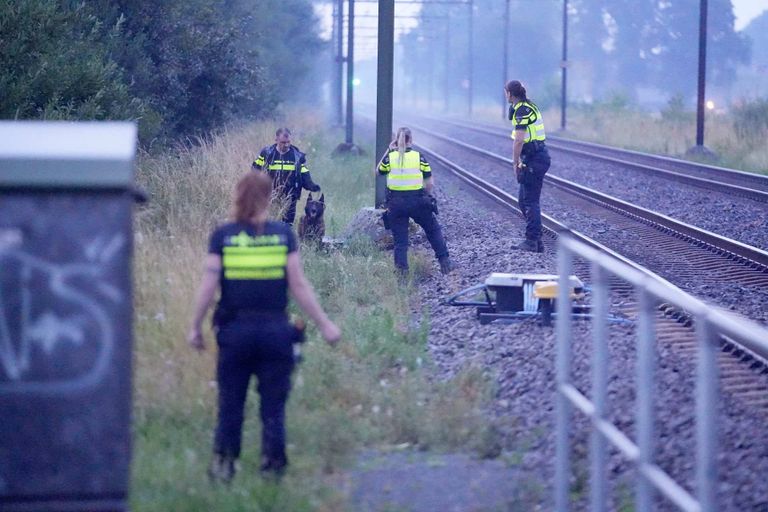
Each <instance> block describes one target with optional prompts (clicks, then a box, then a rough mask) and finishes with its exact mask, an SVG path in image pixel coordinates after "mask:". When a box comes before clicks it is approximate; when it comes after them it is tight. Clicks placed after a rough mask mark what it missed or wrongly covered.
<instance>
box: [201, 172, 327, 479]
mask: <svg viewBox="0 0 768 512" xmlns="http://www.w3.org/2000/svg"><path fill="white" fill-rule="evenodd" d="M271 193H272V183H271V181H270V179H269V178H268V177H267V176H265V175H264V174H262V173H248V174H246V175H245V176H244V177H243V178H242V179H241V180H240V181H239V182H238V184H237V187H236V190H235V198H234V206H233V215H232V217H233V219H232V222H230V223H227V224H224V225H222V226H219V227H218V228H216V230H215V231H214V232H213V233H212V234H211V238H210V245H209V249H208V256H207V258H206V265H205V273H204V274H203V278H202V282H201V283H200V288H199V291H198V293H197V299H196V301H195V310H194V317H193V319H192V325H191V327H190V329H189V334H188V335H187V341H188V343H189V345H190V346H191V347H192V348H195V349H197V350H204V349H205V341H204V339H203V335H202V330H201V324H202V321H203V318H204V317H205V313H206V311H207V310H208V308H209V306H210V304H211V301H212V300H213V297H214V294H215V293H216V290H217V289H218V288H220V289H221V297H220V299H219V303H218V305H217V307H216V312H215V313H214V318H213V320H214V327H215V330H216V339H217V341H218V345H219V350H218V363H217V370H216V380H217V383H218V392H219V415H218V423H217V426H216V434H215V440H214V458H213V461H212V462H211V466H210V468H209V470H208V474H209V476H210V477H211V479H212V480H214V481H222V482H229V481H230V480H231V479H232V477H233V476H234V474H235V461H236V460H237V458H238V457H239V456H240V442H241V439H242V429H243V410H244V406H245V399H246V395H247V392H248V385H249V383H250V380H251V375H256V378H257V379H258V391H259V396H260V398H261V400H260V405H259V407H260V409H259V412H260V416H261V422H262V433H261V461H262V462H261V470H262V472H264V473H267V474H269V473H272V474H277V475H279V474H281V473H282V472H283V471H284V469H285V467H286V465H287V464H288V459H287V458H286V454H285V404H286V401H287V400H288V393H289V391H290V387H291V372H292V370H293V367H294V353H293V342H295V341H299V340H298V339H297V338H298V337H299V334H300V332H297V331H298V330H297V328H296V327H294V326H293V325H291V324H290V322H289V321H288V316H287V315H286V307H287V305H288V293H287V292H288V291H289V290H290V292H291V295H292V297H293V298H294V300H295V301H296V302H297V303H298V305H299V306H300V307H301V309H302V310H304V312H305V313H306V314H307V315H308V316H309V317H310V318H312V320H314V321H315V323H316V324H317V326H318V327H319V329H320V333H321V334H322V336H323V338H324V339H325V340H326V341H328V342H329V343H334V342H336V341H337V340H338V339H339V337H340V336H341V331H339V328H338V327H337V326H336V325H335V324H334V323H333V322H331V321H330V320H329V319H328V317H327V316H326V315H325V313H324V312H323V310H322V308H321V307H320V305H319V304H318V302H317V300H316V299H315V295H314V292H313V290H312V285H311V284H309V282H308V281H307V279H306V277H304V272H303V270H302V265H301V260H300V258H299V253H298V250H297V248H296V238H295V236H294V234H293V230H291V228H290V227H289V226H287V225H286V224H284V223H282V222H275V221H268V220H267V211H268V209H269V203H270V199H271Z"/></svg>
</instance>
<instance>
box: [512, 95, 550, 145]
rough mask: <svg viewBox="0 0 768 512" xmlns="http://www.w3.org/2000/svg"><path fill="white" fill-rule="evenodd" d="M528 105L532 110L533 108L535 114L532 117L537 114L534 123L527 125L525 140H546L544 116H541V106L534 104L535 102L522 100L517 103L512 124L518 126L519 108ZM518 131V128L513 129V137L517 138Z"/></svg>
mask: <svg viewBox="0 0 768 512" xmlns="http://www.w3.org/2000/svg"><path fill="white" fill-rule="evenodd" d="M522 106H527V107H529V108H530V109H531V110H533V114H532V116H531V117H534V116H535V119H534V121H533V123H531V124H528V125H525V128H526V130H525V139H523V142H531V141H532V140H546V138H547V136H546V133H545V132H544V118H543V117H542V116H541V112H540V111H539V108H538V107H537V106H536V105H534V104H533V103H529V102H527V101H521V102H520V103H518V104H517V105H515V106H514V111H513V112H512V124H513V125H515V126H517V110H518V109H519V108H520V107H522ZM516 133H517V128H515V129H514V130H512V139H513V140H514V139H515V134H516Z"/></svg>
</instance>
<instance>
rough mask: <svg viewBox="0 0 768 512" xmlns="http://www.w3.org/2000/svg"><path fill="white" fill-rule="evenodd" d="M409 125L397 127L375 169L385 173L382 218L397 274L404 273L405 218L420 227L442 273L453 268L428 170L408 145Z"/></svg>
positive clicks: (411, 141) (421, 159) (405, 264)
mask: <svg viewBox="0 0 768 512" xmlns="http://www.w3.org/2000/svg"><path fill="white" fill-rule="evenodd" d="M412 143H413V137H412V135H411V130H410V129H409V128H400V129H398V130H397V136H396V138H395V141H394V142H392V144H391V145H390V148H389V150H388V151H387V154H385V155H384V157H383V158H382V159H381V162H380V163H379V167H378V172H379V173H380V174H384V175H386V176H387V211H386V212H385V216H386V217H385V220H386V224H387V225H388V229H391V230H392V238H394V242H395V250H394V253H395V268H396V269H397V271H398V273H399V274H400V275H401V276H405V275H406V274H407V272H408V219H409V218H411V219H413V220H414V221H415V222H416V223H417V224H418V225H419V226H421V227H422V228H423V229H424V232H425V233H426V235H427V240H429V243H430V245H432V249H433V250H434V251H435V256H436V257H437V260H438V262H439V263H440V271H441V272H442V273H443V274H447V273H449V272H450V271H451V270H453V265H452V263H451V260H450V258H449V256H448V247H447V246H446V244H445V238H443V233H442V230H441V229H440V224H439V223H438V222H437V218H436V217H435V213H436V210H437V202H436V201H435V199H434V197H433V196H432V195H431V192H432V188H433V179H432V169H431V168H430V166H429V163H428V162H427V160H426V159H425V158H424V155H422V154H421V153H419V152H418V151H416V150H414V149H413V148H412V147H411V144H412Z"/></svg>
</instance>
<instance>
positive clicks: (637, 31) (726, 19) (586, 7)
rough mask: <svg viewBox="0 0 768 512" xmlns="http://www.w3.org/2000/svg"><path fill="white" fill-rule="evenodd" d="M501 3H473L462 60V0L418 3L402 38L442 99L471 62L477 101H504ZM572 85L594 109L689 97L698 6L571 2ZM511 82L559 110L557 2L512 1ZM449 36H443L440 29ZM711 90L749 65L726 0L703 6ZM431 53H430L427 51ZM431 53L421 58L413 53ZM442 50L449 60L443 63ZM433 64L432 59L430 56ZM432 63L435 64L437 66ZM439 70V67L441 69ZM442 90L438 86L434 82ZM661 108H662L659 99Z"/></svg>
mask: <svg viewBox="0 0 768 512" xmlns="http://www.w3.org/2000/svg"><path fill="white" fill-rule="evenodd" d="M506 3H507V0H473V2H472V4H471V7H472V8H473V18H474V23H473V25H474V35H473V37H474V41H473V43H472V46H473V51H472V54H471V56H469V55H468V52H467V47H468V37H469V35H468V34H469V30H468V26H467V20H468V19H469V7H470V4H469V3H468V2H465V3H462V4H459V3H458V2H454V3H446V2H443V3H435V4H432V5H430V4H425V6H424V8H423V9H422V10H421V13H420V17H421V24H420V26H421V27H422V28H424V29H425V30H426V31H427V32H428V33H429V35H430V38H427V39H426V41H425V42H423V43H421V44H420V43H419V42H418V41H417V39H418V37H419V36H420V35H422V34H423V32H421V33H420V32H418V31H414V32H413V33H412V34H410V35H409V36H406V37H405V41H406V46H408V47H409V48H412V50H411V55H413V58H414V59H415V60H419V59H420V61H419V62H416V63H414V65H413V66H412V68H413V69H416V70H419V73H420V76H421V75H423V70H429V69H430V68H429V64H428V63H429V61H430V59H432V60H433V61H434V64H435V66H436V68H437V69H436V70H435V71H434V73H435V81H436V83H439V82H438V81H439V80H443V79H445V80H446V81H447V82H448V84H447V85H446V88H447V89H448V90H449V91H456V92H457V93H458V92H459V91H461V90H462V89H464V88H466V86H465V85H463V84H462V82H464V84H466V80H467V79H468V76H467V74H468V72H467V70H468V69H469V65H468V62H467V59H468V58H471V59H472V61H473V65H474V80H473V83H474V89H475V94H477V95H478V96H485V97H486V98H502V92H501V85H500V84H501V83H502V82H503V80H504V77H502V74H503V73H502V71H501V70H502V67H503V43H504V38H503V34H504V19H505V16H504V13H505V7H506ZM568 5H569V9H568V63H569V70H571V73H570V75H569V80H571V79H572V80H573V81H572V82H571V83H570V84H569V85H570V86H571V88H570V92H571V94H573V96H572V98H573V99H577V98H579V99H583V100H585V101H591V100H594V101H601V100H604V99H606V98H611V97H615V96H622V97H624V98H625V99H626V100H627V101H634V100H636V99H637V94H638V91H639V90H640V89H645V90H646V91H656V92H657V93H658V94H659V95H666V96H667V97H683V98H684V99H685V102H686V104H691V105H692V104H693V102H694V100H695V96H696V80H697V55H698V40H699V36H698V28H699V5H700V0H665V1H658V0H569V1H568ZM509 7H510V20H509V41H508V42H507V44H508V47H509V61H508V69H509V74H510V76H508V77H506V78H507V79H510V78H518V79H521V80H523V81H524V82H526V83H527V84H529V85H530V86H531V87H530V89H531V90H532V91H533V93H534V94H535V98H536V99H537V100H538V101H539V102H540V103H541V104H542V106H544V107H546V106H548V105H551V104H557V103H558V102H559V95H560V69H561V68H560V65H561V59H562V37H563V1H562V0H509ZM446 30H447V31H448V33H447V34H446V32H445V31H446ZM707 40H708V48H707V56H708V58H707V61H708V67H707V81H708V84H710V85H713V86H717V87H720V88H722V89H727V88H728V87H729V85H730V84H731V83H732V82H733V80H734V79H735V77H736V73H735V70H736V69H737V67H738V66H740V65H743V64H747V63H749V60H750V52H751V48H750V42H751V41H750V39H749V37H747V36H746V35H745V34H743V33H739V32H736V31H735V30H734V14H733V6H732V3H731V0H709V16H708V38H707ZM430 45H431V46H430ZM425 46H426V47H428V48H426V49H425V51H423V52H421V53H420V52H419V48H420V47H425ZM446 46H448V47H449V53H450V59H443V58H442V57H441V55H442V53H443V50H442V48H444V47H446ZM436 56H437V57H436ZM435 59H437V60H435ZM443 62H445V63H446V64H443ZM441 85H442V84H441ZM662 103H663V101H662Z"/></svg>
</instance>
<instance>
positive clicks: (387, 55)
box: [374, 0, 395, 208]
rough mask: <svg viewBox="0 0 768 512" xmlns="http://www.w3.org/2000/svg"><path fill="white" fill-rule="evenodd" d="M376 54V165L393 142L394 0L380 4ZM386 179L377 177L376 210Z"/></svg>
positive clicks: (384, 198) (383, 199) (381, 203)
mask: <svg viewBox="0 0 768 512" xmlns="http://www.w3.org/2000/svg"><path fill="white" fill-rule="evenodd" d="M378 4H379V52H378V63H377V69H376V154H375V155H374V161H375V164H376V165H378V161H379V158H381V157H382V155H384V153H385V152H386V151H387V149H388V148H389V143H390V141H391V140H392V86H393V71H394V60H395V59H394V46H395V36H394V32H395V0H379V2H378ZM386 193H387V188H386V177H385V176H383V175H380V174H378V173H377V174H376V197H375V206H376V207H377V208H381V207H382V206H384V203H386V201H387V195H386Z"/></svg>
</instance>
